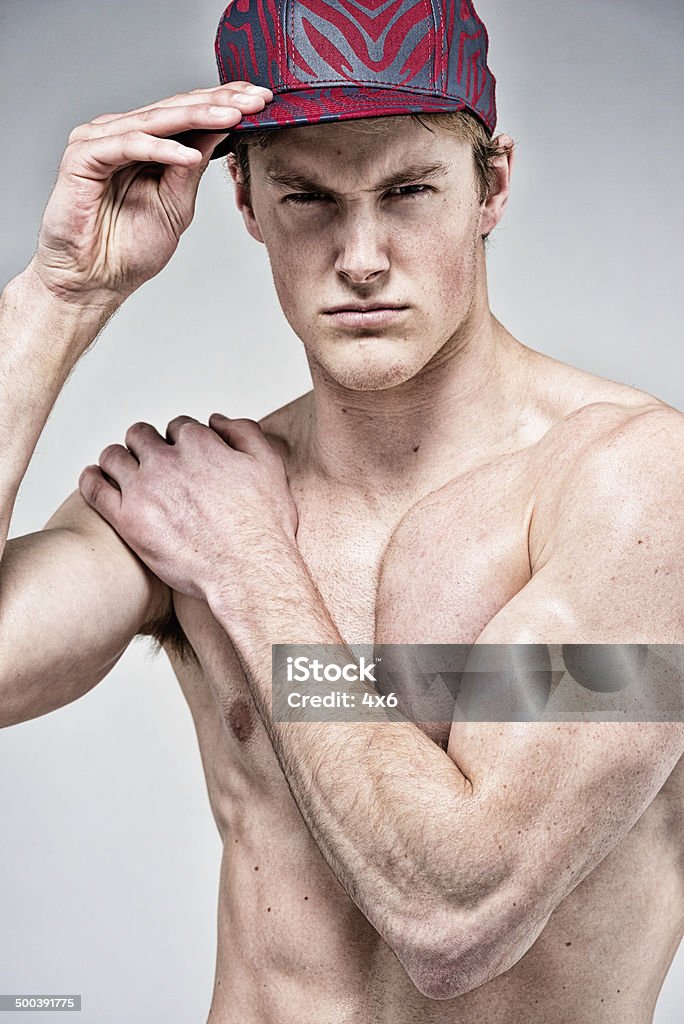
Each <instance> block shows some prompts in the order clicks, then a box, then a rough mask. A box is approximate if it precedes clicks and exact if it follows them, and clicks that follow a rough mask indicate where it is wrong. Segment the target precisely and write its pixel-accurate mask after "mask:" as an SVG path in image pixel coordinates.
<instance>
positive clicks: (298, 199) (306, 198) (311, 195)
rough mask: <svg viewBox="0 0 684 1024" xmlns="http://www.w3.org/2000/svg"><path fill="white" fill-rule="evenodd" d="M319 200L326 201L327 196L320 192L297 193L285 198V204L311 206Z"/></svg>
mask: <svg viewBox="0 0 684 1024" xmlns="http://www.w3.org/2000/svg"><path fill="white" fill-rule="evenodd" d="M318 199H325V196H324V195H322V194H321V193H320V192H295V193H293V194H292V195H290V196H285V202H286V203H292V204H293V205H294V206H309V205H310V204H311V203H315V202H316V200H318Z"/></svg>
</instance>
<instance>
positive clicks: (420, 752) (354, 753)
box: [210, 551, 487, 960]
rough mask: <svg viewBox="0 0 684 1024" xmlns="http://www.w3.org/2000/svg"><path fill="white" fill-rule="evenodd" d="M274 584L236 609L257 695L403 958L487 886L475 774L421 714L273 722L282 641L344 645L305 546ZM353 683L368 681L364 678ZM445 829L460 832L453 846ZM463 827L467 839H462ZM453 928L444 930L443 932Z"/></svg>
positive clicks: (452, 834)
mask: <svg viewBox="0 0 684 1024" xmlns="http://www.w3.org/2000/svg"><path fill="white" fill-rule="evenodd" d="M269 565H270V573H269V580H268V585H262V586H259V587H252V588H251V589H250V590H249V593H247V592H241V599H240V611H239V613H238V614H237V615H236V613H235V611H234V609H233V608H232V607H231V610H230V614H228V615H226V614H225V611H224V604H223V602H222V600H221V598H220V597H217V598H215V599H214V600H211V599H210V604H211V606H212V612H213V614H214V616H215V617H216V618H217V620H218V621H219V623H221V624H222V625H224V628H225V629H226V631H227V632H228V634H229V635H230V637H231V640H232V641H233V643H234V645H235V648H236V650H237V652H238V655H239V657H240V660H241V662H242V665H243V668H244V670H245V673H246V675H247V678H248V681H249V684H250V688H251V690H252V693H253V696H254V699H255V702H256V703H257V706H258V708H259V711H260V714H261V716H262V718H263V721H264V724H265V726H266V729H267V730H268V732H269V735H270V738H271V741H272V743H273V747H274V749H275V751H276V754H277V756H278V759H279V761H280V764H281V766H282V769H283V772H284V774H285V776H286V778H287V781H288V783H289V786H290V788H291V790H292V793H293V796H294V798H295V800H296V802H297V804H298V806H299V809H300V811H301V813H302V816H303V818H304V820H305V822H306V824H307V826H308V828H309V830H310V832H311V834H312V836H313V837H314V839H315V840H316V842H317V844H318V846H319V848H320V849H321V852H322V853H323V855H324V856H325V858H326V860H327V861H328V863H329V864H330V866H331V868H332V870H333V871H334V873H335V875H336V876H337V878H338V879H339V880H340V882H341V884H342V885H343V886H344V888H345V889H346V891H347V892H348V893H349V895H350V896H351V898H352V899H353V900H354V902H355V903H356V904H357V906H359V908H360V909H361V910H362V912H363V913H364V915H365V916H366V917H367V918H368V920H369V921H370V922H371V924H372V925H373V926H374V927H375V928H376V929H377V931H378V932H379V933H380V934H381V935H382V936H383V938H385V940H386V941H387V942H388V944H389V945H390V946H391V947H392V948H393V949H394V951H395V952H396V953H397V955H399V956H400V959H402V960H403V957H402V956H401V953H402V952H403V953H404V954H405V955H406V956H410V950H411V948H412V947H413V946H414V945H418V944H420V942H421V941H422V940H423V938H424V937H425V936H426V935H428V934H432V935H434V936H435V937H436V936H437V935H440V934H448V924H449V920H450V915H451V914H452V912H453V916H454V919H455V918H456V916H457V915H458V914H459V913H461V912H467V911H469V910H470V909H471V908H473V907H474V906H475V905H476V904H477V903H478V902H480V901H481V900H482V898H483V896H486V895H487V891H486V886H483V880H482V879H480V878H478V879H477V885H474V884H473V880H472V859H471V858H470V857H469V856H468V853H472V849H473V847H472V843H473V826H472V821H473V807H472V801H471V800H469V791H470V787H469V783H468V780H467V779H466V778H465V777H464V776H463V775H462V774H461V773H460V772H459V770H458V768H457V767H456V765H454V763H453V762H452V761H451V759H450V758H448V757H447V756H446V754H445V753H443V752H442V751H441V750H439V749H438V748H437V747H436V745H435V744H434V743H432V741H431V740H429V739H428V738H427V737H426V736H425V734H424V733H423V732H421V730H420V729H418V727H417V726H416V725H414V724H413V723H411V722H402V721H394V722H358V723H346V722H335V723H325V722H317V723H313V722H297V723H283V722H278V721H273V716H272V704H271V696H272V686H271V683H272V680H271V644H272V643H286V644H287V643H316V644H342V643H343V641H342V638H341V637H340V635H339V632H338V630H337V628H336V626H335V624H334V622H333V621H332V619H331V617H330V615H329V613H328V612H327V609H326V608H325V605H324V604H323V601H322V599H321V597H320V594H319V592H318V590H317V588H316V587H315V584H314V582H313V581H312V579H311V577H310V575H309V573H308V571H307V569H306V566H305V564H304V562H303V560H302V558H301V556H300V555H299V552H296V551H295V553H294V555H293V554H292V552H291V551H285V552H284V553H280V554H279V553H278V552H273V553H271V557H270V558H269ZM345 689H346V690H348V691H350V692H352V693H353V692H354V691H355V689H356V690H357V691H358V697H359V700H358V701H357V706H359V705H360V697H361V696H362V695H363V694H364V693H367V692H368V691H367V690H366V689H364V687H363V685H362V684H353V683H345ZM445 836H448V837H449V841H448V844H445ZM459 837H460V838H459ZM442 929H443V930H442Z"/></svg>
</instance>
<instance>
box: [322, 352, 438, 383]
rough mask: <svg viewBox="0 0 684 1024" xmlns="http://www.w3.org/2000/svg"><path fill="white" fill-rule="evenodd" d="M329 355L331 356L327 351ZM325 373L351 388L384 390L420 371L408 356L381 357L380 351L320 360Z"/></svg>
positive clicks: (336, 381) (417, 364) (419, 365)
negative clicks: (405, 357)
mask: <svg viewBox="0 0 684 1024" xmlns="http://www.w3.org/2000/svg"><path fill="white" fill-rule="evenodd" d="M326 355H328V356H329V354H328V353H326ZM319 363H320V366H321V368H322V369H323V370H324V372H325V375H326V377H331V378H332V379H333V381H335V383H336V384H339V385H340V387H343V388H346V389H347V390H349V391H384V390H385V389H387V388H394V387H397V385H399V384H404V383H405V382H406V381H407V380H410V379H411V378H412V377H415V375H416V374H417V373H419V372H420V369H421V364H420V363H415V364H414V363H410V362H408V361H407V360H406V359H398V358H397V357H396V354H395V356H394V358H393V359H392V358H388V356H387V354H385V358H382V356H381V355H380V353H377V354H372V353H370V352H365V353H362V352H357V354H356V355H355V356H352V357H350V358H345V359H331V358H326V359H325V360H319Z"/></svg>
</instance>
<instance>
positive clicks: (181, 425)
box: [166, 416, 206, 444]
mask: <svg viewBox="0 0 684 1024" xmlns="http://www.w3.org/2000/svg"><path fill="white" fill-rule="evenodd" d="M191 426H192V427H202V429H206V428H205V427H203V425H202V424H201V423H200V422H199V420H196V419H194V418H193V417H192V416H176V417H175V419H172V420H171V421H170V423H169V425H168V427H167V428H166V439H167V441H168V443H169V444H178V439H179V437H180V435H181V432H183V431H185V430H187V429H188V427H191Z"/></svg>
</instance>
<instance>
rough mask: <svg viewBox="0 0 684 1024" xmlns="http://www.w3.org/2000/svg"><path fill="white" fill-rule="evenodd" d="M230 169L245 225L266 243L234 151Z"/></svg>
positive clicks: (251, 233) (253, 236)
mask: <svg viewBox="0 0 684 1024" xmlns="http://www.w3.org/2000/svg"><path fill="white" fill-rule="evenodd" d="M228 170H229V171H230V176H231V178H232V179H233V184H234V185H235V205H236V206H237V208H238V210H239V211H240V213H241V214H242V219H243V220H244V222H245V227H246V228H247V230H248V231H249V233H250V235H251V236H252V238H254V239H256V241H257V242H261V243H262V244H264V239H263V235H262V234H261V230H260V228H259V224H258V223H257V219H256V217H255V216H254V210H253V208H252V201H251V198H250V194H249V189H248V188H247V187H246V185H245V182H244V179H243V177H242V171H241V169H240V166H239V164H238V162H237V160H236V159H235V154H234V153H229V154H228Z"/></svg>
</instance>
